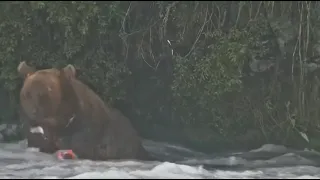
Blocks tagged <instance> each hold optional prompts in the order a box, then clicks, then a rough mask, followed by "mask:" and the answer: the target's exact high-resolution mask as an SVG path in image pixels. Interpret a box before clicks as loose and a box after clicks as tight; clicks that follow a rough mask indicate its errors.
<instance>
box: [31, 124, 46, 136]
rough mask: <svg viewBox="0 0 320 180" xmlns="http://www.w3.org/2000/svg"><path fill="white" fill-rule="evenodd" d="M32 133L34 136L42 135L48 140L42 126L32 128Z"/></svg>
mask: <svg viewBox="0 0 320 180" xmlns="http://www.w3.org/2000/svg"><path fill="white" fill-rule="evenodd" d="M30 132H31V133H32V134H37V133H38V134H41V135H42V136H43V138H44V139H48V138H47V137H46V136H45V135H44V131H43V128H42V127H41V126H36V127H31V128H30Z"/></svg>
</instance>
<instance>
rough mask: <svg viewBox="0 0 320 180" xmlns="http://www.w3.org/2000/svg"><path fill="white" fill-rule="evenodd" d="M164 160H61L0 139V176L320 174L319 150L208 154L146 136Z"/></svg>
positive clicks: (278, 148) (280, 148) (276, 148)
mask: <svg viewBox="0 0 320 180" xmlns="http://www.w3.org/2000/svg"><path fill="white" fill-rule="evenodd" d="M144 146H145V147H146V149H147V150H149V151H150V152H152V153H153V154H154V155H155V156H157V157H158V158H160V159H163V160H164V161H163V162H156V161H152V162H142V161H117V162H116V161H108V162H101V161H96V162H93V161H89V160H57V159H56V158H55V156H53V155H49V154H43V153H40V152H38V151H37V149H31V148H26V141H20V142H18V143H11V144H4V143H3V144H0V166H1V168H0V178H6V179H9V178H10V179H13V178H30V179H31V178H46V179H49V178H50V179H57V178H66V179H67V178H72V179H76V178H78V179H84V178H91V179H94V178H97V179H99V178H100V179H101V178H103V179H108V178H121V179H124V178H131V179H138V178H139V179H141V178H142V179H144V178H153V179H157V178H158V179H159V178H173V179H177V178H181V179H183V178H186V179H194V178H198V179H199V178H202V179H203V178H204V179H208V178H210V179H212V178H213V179H214V178H219V179H224V178H242V179H244V178H320V168H319V165H320V153H317V152H313V151H308V150H304V151H296V150H290V149H288V148H286V147H283V146H277V145H270V144H269V145H264V146H262V147H261V148H259V149H255V150H251V151H248V152H233V153H232V152H226V153H223V154H221V153H220V154H203V153H200V152H195V151H192V150H190V149H187V148H184V147H182V146H178V145H172V144H167V143H160V142H153V141H149V140H146V141H144Z"/></svg>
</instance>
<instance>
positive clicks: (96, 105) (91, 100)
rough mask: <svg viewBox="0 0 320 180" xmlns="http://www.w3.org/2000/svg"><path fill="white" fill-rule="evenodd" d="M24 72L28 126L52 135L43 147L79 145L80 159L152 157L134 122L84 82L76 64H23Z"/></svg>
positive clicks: (22, 98)
mask: <svg viewBox="0 0 320 180" xmlns="http://www.w3.org/2000/svg"><path fill="white" fill-rule="evenodd" d="M18 72H19V73H20V75H21V76H23V77H25V81H24V85H23V87H22V89H21V92H20V105H21V111H22V113H21V118H22V119H25V120H27V121H28V123H27V124H29V125H28V127H29V126H37V125H40V126H42V127H44V129H45V134H46V135H47V136H48V137H49V139H48V143H47V144H45V143H43V142H42V145H41V144H40V145H38V146H43V149H45V150H46V151H51V150H55V149H56V148H57V149H73V151H74V152H75V153H76V154H77V156H78V157H79V158H85V159H93V160H108V159H142V160H148V159H149V155H148V152H147V151H146V150H145V149H144V147H143V146H142V142H141V139H140V137H139V136H138V134H137V132H136V131H135V129H134V128H133V127H132V125H131V123H130V121H129V120H128V119H127V118H126V117H125V116H124V115H123V114H122V113H121V112H120V111H118V110H116V109H113V108H110V107H108V106H107V104H105V103H104V102H103V101H102V99H101V98H100V97H99V96H98V95H97V94H96V93H95V92H93V91H92V90H91V89H90V88H89V87H88V86H87V85H85V84H83V83H82V82H81V81H79V80H78V79H77V78H76V72H75V68H74V67H73V66H72V65H68V66H66V67H65V68H63V69H61V70H58V69H54V68H52V69H44V70H38V71H35V69H34V68H32V67H30V66H28V65H27V64H26V63H25V62H21V63H20V64H19V66H18ZM28 74H29V75H28ZM71 117H74V120H73V122H72V124H71V125H70V127H69V126H67V125H68V123H69V120H70V118H71ZM28 137H31V136H30V135H29V136H28ZM33 138H34V139H35V137H33ZM68 138H69V141H66V140H63V139H68ZM28 140H29V141H30V142H32V138H30V139H28ZM60 140H61V141H60ZM39 142H40V141H39ZM48 144H49V145H48ZM50 148H51V149H50ZM48 149H49V150H48Z"/></svg>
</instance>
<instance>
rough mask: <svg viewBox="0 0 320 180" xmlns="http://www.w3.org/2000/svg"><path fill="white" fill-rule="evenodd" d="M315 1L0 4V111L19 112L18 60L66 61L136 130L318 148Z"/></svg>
mask: <svg viewBox="0 0 320 180" xmlns="http://www.w3.org/2000/svg"><path fill="white" fill-rule="evenodd" d="M318 7H319V8H320V4H319V3H318V2H316V1H314V2H311V1H303V2H299V1H297V2H280V1H252V2H250V1H238V2H235V1H233V2H231V1H230V2H227V1H226V2H219V1H217V2H216V1H214V2H213V1H212V2H210V1H208V2H194V1H190V2H178V1H152V2H151V1H150V2H147V1H145V2H141V1H132V2H130V1H129V2H128V1H123V2H122V1H110V2H102V1H101V2H99V1H65V2H64V1H56V2H40V1H39V2H38V1H30V2H27V1H25V2H14V1H12V2H9V1H7V2H1V3H0V44H1V46H0V72H1V74H0V84H1V85H2V87H3V88H2V89H0V96H1V99H3V101H2V103H1V104H0V107H1V113H0V114H1V118H2V120H3V121H13V120H15V119H17V117H16V115H17V103H18V92H19V88H20V87H21V81H22V80H21V79H20V78H19V77H18V75H17V72H16V68H17V65H18V64H19V62H20V61H22V60H26V61H27V62H28V63H29V64H32V65H34V66H36V67H38V68H45V67H63V66H65V65H67V64H68V63H71V64H74V65H75V67H76V68H77V72H78V77H79V79H81V80H82V81H84V82H85V83H87V84H88V85H89V86H90V87H92V88H93V89H94V90H95V91H96V92H97V93H98V94H99V95H100V96H101V97H102V98H103V99H104V100H105V101H106V102H109V103H110V104H112V105H113V106H115V107H117V108H119V109H121V110H122V111H123V112H124V113H125V114H126V115H127V116H128V117H130V119H131V120H132V122H133V124H134V125H135V126H136V128H137V129H138V130H139V131H140V132H141V134H142V135H144V136H146V137H153V138H158V139H162V140H166V141H169V140H175V141H178V142H181V143H183V142H184V143H189V144H190V143H191V144H192V145H194V146H197V147H199V148H200V147H202V148H208V147H214V148H215V149H217V148H218V146H220V145H221V146H223V147H241V146H246V147H248V148H249V147H250V148H251V147H252V146H257V145H260V144H262V143H266V142H268V143H282V144H287V145H293V146H298V147H302V146H305V145H311V147H313V148H314V147H318V146H319V147H320V144H319V145H318V143H317V142H320V141H319V138H318V137H317V135H318V134H319V133H318V131H319V130H318V129H319V128H320V127H319V120H318V119H319V115H320V114H319V110H318V109H319V108H320V101H319V92H318V91H319V85H320V83H319V82H320V80H319V79H318V71H317V66H318V65H316V64H317V63H316V60H317V56H318V54H319V53H320V51H319V50H320V49H319V47H320V46H319V35H320V33H319V31H318V30H317V29H319V26H320V19H319V17H320V16H319V15H320V14H319V13H320V11H319V8H318ZM168 40H169V42H168ZM172 52H173V54H172ZM313 67H314V68H313ZM311 70H312V71H311Z"/></svg>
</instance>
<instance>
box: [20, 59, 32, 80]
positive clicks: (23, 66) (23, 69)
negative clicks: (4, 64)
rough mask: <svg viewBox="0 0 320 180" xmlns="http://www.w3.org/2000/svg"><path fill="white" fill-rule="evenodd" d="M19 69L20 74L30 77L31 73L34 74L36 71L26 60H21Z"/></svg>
mask: <svg viewBox="0 0 320 180" xmlns="http://www.w3.org/2000/svg"><path fill="white" fill-rule="evenodd" d="M17 70H18V73H19V74H20V76H22V77H28V76H29V75H31V74H33V73H34V72H35V71H36V70H35V68H33V67H31V66H29V65H27V63H26V62H25V61H22V62H20V64H19V65H18V68H17Z"/></svg>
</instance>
